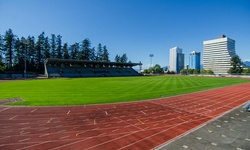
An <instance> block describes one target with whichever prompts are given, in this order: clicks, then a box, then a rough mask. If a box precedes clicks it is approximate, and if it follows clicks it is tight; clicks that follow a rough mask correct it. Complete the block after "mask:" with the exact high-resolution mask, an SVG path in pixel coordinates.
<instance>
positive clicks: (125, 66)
mask: <svg viewBox="0 0 250 150" xmlns="http://www.w3.org/2000/svg"><path fill="white" fill-rule="evenodd" d="M137 65H139V66H140V68H141V65H142V64H141V63H120V62H100V61H87V60H72V59H56V58H48V59H46V60H45V61H44V68H45V76H46V77H48V78H51V77H71V78H74V77H119V76H139V75H140V73H138V72H137V71H135V70H134V69H133V68H132V67H134V66H137Z"/></svg>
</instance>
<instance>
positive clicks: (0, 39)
mask: <svg viewBox="0 0 250 150" xmlns="http://www.w3.org/2000/svg"><path fill="white" fill-rule="evenodd" d="M2 53H3V37H2V35H1V34H0V56H2Z"/></svg>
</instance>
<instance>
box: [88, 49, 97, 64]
mask: <svg viewBox="0 0 250 150" xmlns="http://www.w3.org/2000/svg"><path fill="white" fill-rule="evenodd" d="M89 60H91V61H96V55H95V47H93V48H91V49H90V53H89Z"/></svg>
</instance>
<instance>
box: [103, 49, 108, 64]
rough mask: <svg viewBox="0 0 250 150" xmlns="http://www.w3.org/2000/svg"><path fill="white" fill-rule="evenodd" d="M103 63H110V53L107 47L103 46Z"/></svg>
mask: <svg viewBox="0 0 250 150" xmlns="http://www.w3.org/2000/svg"><path fill="white" fill-rule="evenodd" d="M102 61H104V62H109V53H108V50H107V47H106V45H105V46H103V54H102Z"/></svg>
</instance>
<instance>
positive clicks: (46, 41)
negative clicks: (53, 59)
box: [44, 37, 50, 59]
mask: <svg viewBox="0 0 250 150" xmlns="http://www.w3.org/2000/svg"><path fill="white" fill-rule="evenodd" d="M44 57H45V59H47V58H50V44H49V38H48V37H46V38H45V39H44Z"/></svg>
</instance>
